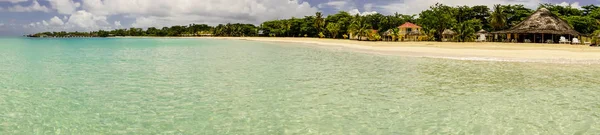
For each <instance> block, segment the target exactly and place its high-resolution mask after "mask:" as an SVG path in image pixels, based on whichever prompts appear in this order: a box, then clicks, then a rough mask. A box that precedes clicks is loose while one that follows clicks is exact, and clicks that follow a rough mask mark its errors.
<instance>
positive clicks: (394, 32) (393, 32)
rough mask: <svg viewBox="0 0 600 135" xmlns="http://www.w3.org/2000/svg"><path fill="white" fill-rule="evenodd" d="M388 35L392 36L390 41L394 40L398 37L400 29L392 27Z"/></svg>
mask: <svg viewBox="0 0 600 135" xmlns="http://www.w3.org/2000/svg"><path fill="white" fill-rule="evenodd" d="M390 36H392V41H396V40H397V39H398V38H399V37H400V29H398V28H392V29H391V31H390Z"/></svg>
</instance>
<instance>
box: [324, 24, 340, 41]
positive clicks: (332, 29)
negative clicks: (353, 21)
mask: <svg viewBox="0 0 600 135" xmlns="http://www.w3.org/2000/svg"><path fill="white" fill-rule="evenodd" d="M327 31H329V33H330V34H331V37H332V38H336V37H337V35H338V33H339V32H340V24H339V23H329V24H327Z"/></svg>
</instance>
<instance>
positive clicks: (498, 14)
mask: <svg viewBox="0 0 600 135" xmlns="http://www.w3.org/2000/svg"><path fill="white" fill-rule="evenodd" d="M506 24H507V23H506V14H505V13H504V8H503V7H502V5H500V4H496V5H494V12H492V15H491V16H490V25H491V26H492V28H493V29H494V30H503V29H504V28H506Z"/></svg>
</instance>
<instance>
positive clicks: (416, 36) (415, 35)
mask: <svg viewBox="0 0 600 135" xmlns="http://www.w3.org/2000/svg"><path fill="white" fill-rule="evenodd" d="M421 35H423V33H421V31H419V30H414V31H411V32H410V33H408V36H407V37H408V40H409V41H421V38H420V36H421Z"/></svg>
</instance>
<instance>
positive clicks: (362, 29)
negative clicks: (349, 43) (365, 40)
mask: <svg viewBox="0 0 600 135" xmlns="http://www.w3.org/2000/svg"><path fill="white" fill-rule="evenodd" d="M369 28H370V25H369V24H368V23H367V22H365V20H364V18H363V17H361V16H360V15H358V14H357V15H356V16H355V17H354V18H353V20H352V24H351V25H350V34H352V35H356V36H358V40H361V38H362V37H364V36H368V35H369V33H370V32H369Z"/></svg>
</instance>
